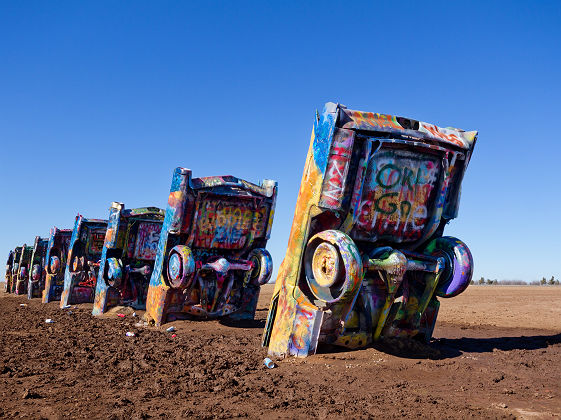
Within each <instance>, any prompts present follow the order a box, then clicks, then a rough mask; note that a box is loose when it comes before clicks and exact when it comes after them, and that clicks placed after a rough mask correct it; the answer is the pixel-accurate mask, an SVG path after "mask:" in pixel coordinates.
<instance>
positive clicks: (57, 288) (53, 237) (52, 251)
mask: <svg viewBox="0 0 561 420" xmlns="http://www.w3.org/2000/svg"><path fill="white" fill-rule="evenodd" d="M71 237H72V229H58V228H56V227H53V228H51V232H50V235H49V241H48V243H47V251H46V253H45V287H44V288H43V297H42V302H43V303H49V302H51V301H55V300H60V296H61V295H62V289H63V288H64V272H65V270H66V258H67V256H68V246H69V245H70V238H71Z"/></svg>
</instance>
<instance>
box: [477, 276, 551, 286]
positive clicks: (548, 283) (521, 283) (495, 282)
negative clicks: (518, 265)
mask: <svg viewBox="0 0 561 420" xmlns="http://www.w3.org/2000/svg"><path fill="white" fill-rule="evenodd" d="M470 284H479V285H504V286H526V285H528V284H531V285H541V286H559V285H560V283H559V280H555V277H554V276H551V278H550V279H549V280H547V279H546V278H545V277H542V279H541V280H539V281H538V280H536V281H532V282H530V283H526V282H525V281H522V280H497V279H495V280H491V279H485V278H484V277H481V278H480V279H479V280H472V281H471V282H470Z"/></svg>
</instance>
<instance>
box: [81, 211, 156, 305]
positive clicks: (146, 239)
mask: <svg viewBox="0 0 561 420" xmlns="http://www.w3.org/2000/svg"><path fill="white" fill-rule="evenodd" d="M164 215H165V211H164V210H162V209H159V208H157V207H142V208H137V209H125V206H124V204H123V203H112V205H111V208H110V210H109V224H108V226H107V233H106V235H105V242H104V244H103V251H102V253H101V262H100V265H99V273H98V278H97V286H96V291H95V299H94V308H93V311H92V314H93V315H100V314H102V313H104V312H105V311H106V310H107V309H109V308H110V307H112V306H116V305H126V306H132V307H134V308H135V309H145V308H146V293H147V291H148V283H149V281H150V275H151V274H152V269H153V267H154V260H155V259H156V253H157V251H158V241H159V239H160V232H161V230H162V223H163V220H164Z"/></svg>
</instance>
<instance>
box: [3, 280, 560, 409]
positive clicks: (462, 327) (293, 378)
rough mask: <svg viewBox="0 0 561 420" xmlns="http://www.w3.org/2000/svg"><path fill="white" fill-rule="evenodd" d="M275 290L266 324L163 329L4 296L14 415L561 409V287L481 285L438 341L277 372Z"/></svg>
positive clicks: (461, 300)
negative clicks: (269, 358)
mask: <svg viewBox="0 0 561 420" xmlns="http://www.w3.org/2000/svg"><path fill="white" fill-rule="evenodd" d="M2 286H3V285H2V284H0V288H1V289H2V290H3V287H2ZM271 291H272V288H271V287H270V286H266V287H265V290H264V291H263V292H262V296H261V300H260V306H259V309H258V312H257V320H256V321H255V322H251V323H246V324H245V325H243V326H231V325H226V324H224V323H220V322H218V321H205V322H197V321H177V322H173V323H171V324H167V325H165V326H164V327H161V328H155V327H145V326H140V325H139V326H135V324H136V323H138V321H139V318H138V317H133V316H132V311H131V310H128V309H127V310H117V311H112V312H111V313H109V314H107V315H106V316H104V317H103V318H102V319H96V318H93V317H92V316H91V315H90V311H91V305H79V306H78V307H76V308H71V309H66V310H60V309H59V308H58V302H52V303H49V304H46V305H42V304H41V303H40V301H39V299H34V300H32V301H28V300H27V299H26V298H25V297H15V296H11V295H5V294H1V295H0V417H6V418H33V419H38V418H47V419H51V418H52V419H57V418H64V417H70V418H114V419H120V418H134V419H145V418H159V417H162V418H186V417H197V418H203V419H204V418H209V419H210V418H232V417H250V418H256V417H264V418H273V419H274V418H310V417H311V418H340V417H349V418H371V417H383V418H394V417H426V418H528V419H535V418H554V417H559V416H561V287H545V286H536V287H532V286H526V287H509V286H471V287H470V288H468V290H467V291H466V292H465V293H464V294H462V295H460V296H458V297H456V298H454V299H449V300H444V301H443V302H442V307H441V313H440V316H439V321H438V325H437V328H436V330H435V337H436V339H435V340H434V342H432V343H431V345H430V346H421V345H415V346H414V347H413V348H408V347H407V346H404V345H401V344H395V343H394V344H393V345H391V346H389V345H376V347H371V348H368V349H364V350H359V351H348V352H346V351H345V352H336V353H322V354H318V355H315V356H312V357H309V358H307V359H288V360H285V361H283V362H281V363H279V365H278V367H276V368H275V369H267V368H265V367H264V366H263V358H264V357H265V356H266V351H265V350H264V349H262V348H261V347H260V338H261V333H262V331H263V326H264V320H265V317H266V314H267V307H268V303H269V299H270V294H271ZM21 304H26V305H27V306H21ZM117 312H121V313H124V314H125V315H126V316H125V317H124V318H121V317H118V316H117ZM46 318H51V319H53V320H54V323H51V324H47V323H45V319H46ZM170 325H173V326H175V327H176V328H177V331H176V332H175V334H176V337H172V333H168V332H166V331H165V329H166V328H167V327H169V326H170ZM127 331H131V332H134V333H135V336H134V337H127V336H126V335H125V333H126V332H127Z"/></svg>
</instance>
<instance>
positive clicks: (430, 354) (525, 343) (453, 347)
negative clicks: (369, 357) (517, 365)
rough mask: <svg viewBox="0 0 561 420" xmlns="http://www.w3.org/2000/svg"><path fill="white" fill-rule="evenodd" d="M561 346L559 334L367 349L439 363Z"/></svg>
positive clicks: (401, 342) (406, 342)
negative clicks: (469, 355)
mask: <svg viewBox="0 0 561 420" xmlns="http://www.w3.org/2000/svg"><path fill="white" fill-rule="evenodd" d="M560 343H561V333H560V334H553V335H535V336H519V337H491V338H466V337H462V338H454V339H447V338H440V339H436V340H433V341H432V342H431V343H430V344H426V343H423V342H420V341H417V340H413V339H403V338H399V339H397V338H396V339H387V340H382V341H380V342H377V343H373V344H372V345H371V346H370V347H371V348H374V349H376V350H378V351H380V352H382V353H386V354H391V355H393V356H396V357H402V358H406V359H431V360H443V359H452V358H456V357H460V356H462V355H463V354H464V353H492V352H493V351H494V350H501V351H512V350H538V349H544V348H547V347H549V346H552V345H555V344H560ZM349 351H350V352H352V350H349V349H347V348H343V347H336V346H325V345H324V346H320V347H319V348H318V354H329V353H343V352H349Z"/></svg>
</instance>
